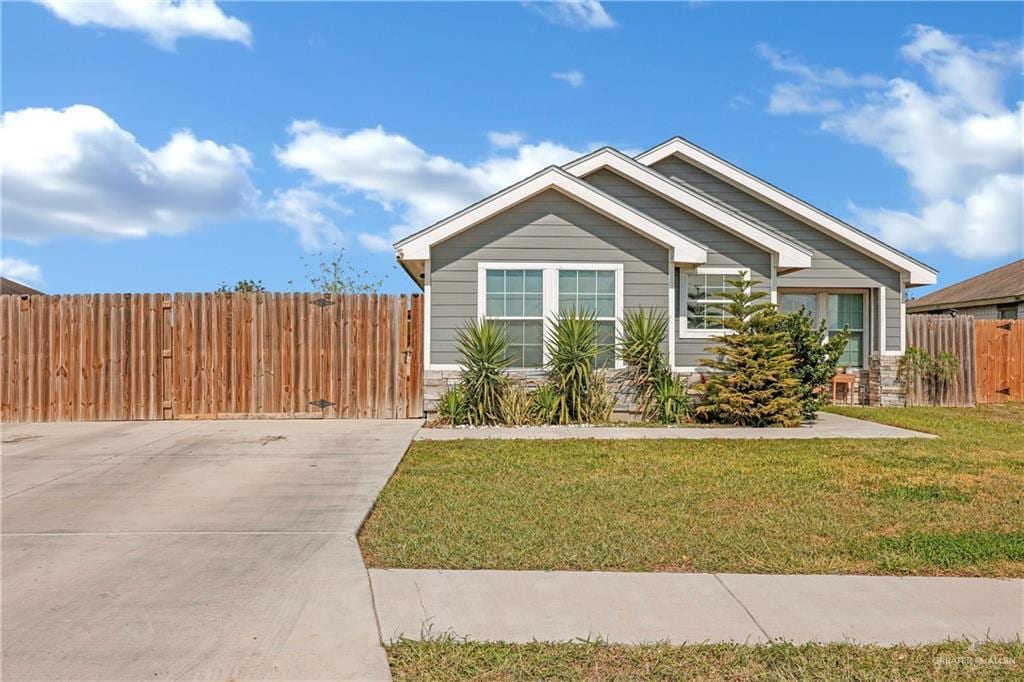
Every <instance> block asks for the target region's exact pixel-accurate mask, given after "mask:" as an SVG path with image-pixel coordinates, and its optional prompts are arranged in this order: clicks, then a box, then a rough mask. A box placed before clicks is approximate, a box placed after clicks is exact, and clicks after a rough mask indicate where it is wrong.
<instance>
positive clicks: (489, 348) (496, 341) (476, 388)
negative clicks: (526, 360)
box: [457, 320, 509, 425]
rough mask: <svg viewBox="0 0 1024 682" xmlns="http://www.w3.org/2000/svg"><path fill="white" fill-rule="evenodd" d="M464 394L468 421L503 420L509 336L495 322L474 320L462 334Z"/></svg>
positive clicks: (485, 422) (460, 340)
mask: <svg viewBox="0 0 1024 682" xmlns="http://www.w3.org/2000/svg"><path fill="white" fill-rule="evenodd" d="M457 340H458V347H459V353H460V354H461V355H462V391H463V394H464V399H465V406H466V421H468V422H469V423H470V424H474V425H480V424H493V423H495V422H498V421H500V420H501V395H502V392H503V391H504V389H505V383H506V378H505V368H506V367H508V363H509V358H508V333H507V332H506V330H505V327H504V326H503V325H502V324H501V323H498V322H494V321H493V320H482V321H480V320H472V321H471V322H469V323H468V324H466V326H464V327H463V328H462V329H460V330H459V332H458V336H457Z"/></svg>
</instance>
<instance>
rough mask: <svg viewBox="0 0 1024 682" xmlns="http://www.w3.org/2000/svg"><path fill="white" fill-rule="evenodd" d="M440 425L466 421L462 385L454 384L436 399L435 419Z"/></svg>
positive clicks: (451, 424) (453, 424)
mask: <svg viewBox="0 0 1024 682" xmlns="http://www.w3.org/2000/svg"><path fill="white" fill-rule="evenodd" d="M435 421H436V423H437V424H438V425H440V426H456V425H459V424H465V423H466V396H465V394H464V393H463V391H462V386H461V385H459V384H455V385H454V386H449V387H448V389H447V390H446V391H445V392H444V393H442V394H441V397H440V398H438V399H437V419H436V420H435Z"/></svg>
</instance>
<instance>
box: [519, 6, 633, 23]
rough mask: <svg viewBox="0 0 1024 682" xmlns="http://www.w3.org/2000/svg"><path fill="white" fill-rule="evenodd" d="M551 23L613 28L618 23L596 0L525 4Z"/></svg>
mask: <svg viewBox="0 0 1024 682" xmlns="http://www.w3.org/2000/svg"><path fill="white" fill-rule="evenodd" d="M527 6H528V7H530V8H531V9H534V10H536V11H537V12H539V13H540V14H541V15H542V16H543V17H544V18H545V19H547V20H548V21H550V22H551V23H553V24H561V25H563V26H571V27H573V28H584V29H590V28H615V27H616V26H617V25H618V24H616V23H615V20H614V19H612V17H611V16H610V15H609V14H608V12H607V11H605V9H604V7H603V6H602V5H601V3H600V2H598V0H548V1H545V2H531V3H528V4H527Z"/></svg>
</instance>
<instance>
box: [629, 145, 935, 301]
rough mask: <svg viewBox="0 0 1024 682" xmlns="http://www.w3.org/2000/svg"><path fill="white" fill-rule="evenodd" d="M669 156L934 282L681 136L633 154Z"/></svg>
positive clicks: (644, 159) (911, 277)
mask: <svg viewBox="0 0 1024 682" xmlns="http://www.w3.org/2000/svg"><path fill="white" fill-rule="evenodd" d="M669 156H678V157H680V158H682V159H683V160H684V161H687V162H688V163H691V164H693V165H695V166H697V167H698V168H700V169H701V170H704V171H707V172H708V173H711V174H712V175H714V176H716V177H718V178H721V179H722V180H724V181H726V182H728V183H729V184H731V185H733V186H735V187H737V188H739V189H741V190H743V191H745V192H747V193H748V194H751V195H753V196H755V197H757V198H758V199H761V200H762V201H764V202H766V203H768V204H769V205H771V206H774V207H775V208H777V209H779V210H780V211H782V212H784V213H788V214H789V215H791V216H793V217H794V218H796V219H798V220H800V221H802V222H804V223H806V224H808V225H810V226H811V227H813V228H815V229H818V230H820V231H822V232H824V233H826V234H829V235H831V236H833V237H835V238H837V239H839V240H840V241H842V242H844V243H846V244H848V245H850V246H852V247H853V248H855V249H857V250H858V251H860V252H862V253H864V254H866V255H868V256H871V257H872V258H874V259H875V260H878V261H881V262H883V263H886V264H887V265H889V266H890V267H893V268H895V269H897V270H900V271H901V272H903V273H904V274H905V279H906V281H907V283H908V284H910V285H922V284H935V280H936V276H937V274H938V273H937V272H936V270H934V269H933V268H931V267H929V266H927V265H925V264H924V263H922V262H920V261H918V260H915V259H914V258H912V257H910V256H908V255H907V254H905V253H903V252H901V251H897V250H896V249H894V248H892V247H891V246H888V245H887V244H884V243H882V242H881V241H879V240H877V239H875V238H874V237H872V236H870V235H868V234H866V233H864V232H861V231H860V230H858V229H857V228H855V227H853V226H852V225H849V224H847V223H844V222H843V221H841V220H839V219H838V218H835V217H833V216H830V215H829V214H827V213H825V212H824V211H822V210H820V209H817V208H815V207H814V206H811V205H810V204H808V203H807V202H805V201H803V200H801V199H798V198H796V197H794V196H793V195H792V194H789V193H787V192H784V191H783V190H781V189H779V188H778V187H775V186H774V185H772V184H770V183H768V182H765V181H764V180H762V179H760V178H758V177H756V176H754V175H751V174H750V173H748V172H746V171H745V170H743V169H741V168H738V167H737V166H734V165H733V164H731V163H729V162H728V161H726V160H724V159H721V158H719V157H717V156H715V155H714V154H712V153H711V152H709V151H707V150H706V149H702V148H701V147H698V146H697V145H695V144H693V143H692V142H689V141H688V140H684V139H683V138H681V137H673V138H672V139H670V140H667V141H666V142H662V143H661V144H659V145H658V146H656V147H654V148H652V149H649V150H648V151H646V152H643V153H642V154H640V155H638V156H637V157H636V158H637V161H639V162H640V163H642V164H644V165H646V166H649V165H651V164H654V163H657V162H658V161H661V160H662V159H665V158H668V157H669Z"/></svg>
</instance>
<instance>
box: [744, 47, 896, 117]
mask: <svg viewBox="0 0 1024 682" xmlns="http://www.w3.org/2000/svg"><path fill="white" fill-rule="evenodd" d="M754 51H755V53H756V54H757V55H758V56H759V57H761V58H762V59H764V60H765V61H767V62H768V63H769V64H770V65H771V67H772V68H773V69H774V70H775V71H778V72H779V73H786V74H790V75H791V76H795V77H796V78H797V80H796V82H786V83H779V84H777V85H776V86H775V87H774V88H773V90H772V94H771V98H770V100H769V102H768V111H770V112H772V113H773V114H809V113H825V112H830V111H836V110H838V109H840V108H841V107H842V104H841V103H840V101H839V100H838V99H837V98H836V97H835V94H834V93H835V92H836V91H838V90H846V89H849V88H857V87H869V88H870V87H880V86H882V85H884V84H885V79H883V78H882V77H881V76H876V75H874V74H865V75H862V76H851V75H850V74H848V73H847V72H846V71H843V70H842V69H819V68H815V67H811V66H807V65H806V64H804V63H803V62H801V61H800V60H799V59H797V58H796V57H794V56H792V55H791V54H789V53H786V52H783V51H780V50H777V49H775V48H774V47H772V46H771V45H767V44H765V43H761V44H759V45H757V46H756V47H755V48H754Z"/></svg>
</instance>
